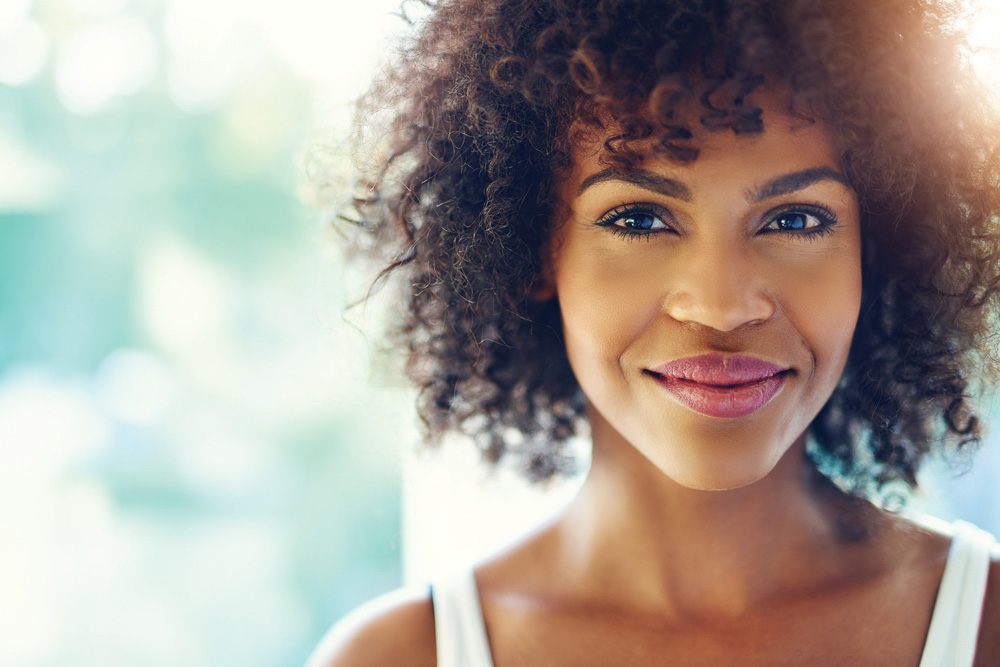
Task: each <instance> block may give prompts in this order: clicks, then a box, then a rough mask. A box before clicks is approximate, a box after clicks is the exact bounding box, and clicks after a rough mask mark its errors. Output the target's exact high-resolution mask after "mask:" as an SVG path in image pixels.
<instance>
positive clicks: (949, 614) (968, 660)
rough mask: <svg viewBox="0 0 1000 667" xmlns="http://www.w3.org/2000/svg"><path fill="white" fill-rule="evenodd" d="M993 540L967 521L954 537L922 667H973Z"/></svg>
mask: <svg viewBox="0 0 1000 667" xmlns="http://www.w3.org/2000/svg"><path fill="white" fill-rule="evenodd" d="M993 548H994V540H993V536H992V535H990V534H989V533H987V532H985V531H983V530H980V529H979V528H976V527H975V526H973V525H972V524H969V523H966V522H964V521H956V522H955V523H954V535H953V536H952V540H951V547H950V549H949V551H948V560H947V562H946V563H945V567H944V576H943V577H942V578H941V585H940V588H938V594H937V599H936V600H935V602H934V612H933V613H932V615H931V624H930V628H929V629H928V631H927V641H926V642H925V643H924V653H923V657H921V659H920V667H946V666H947V667H971V666H972V663H973V660H974V658H975V654H976V643H977V640H978V638H979V621H980V617H981V616H982V611H983V598H984V596H985V594H986V580H987V577H988V575H989V567H990V557H991V552H992V550H993Z"/></svg>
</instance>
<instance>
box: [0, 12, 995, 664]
mask: <svg viewBox="0 0 1000 667" xmlns="http://www.w3.org/2000/svg"><path fill="white" fill-rule="evenodd" d="M397 5H398V2H396V0H384V1H382V0H379V1H377V2H376V1H375V0H371V1H369V2H366V3H364V4H361V3H350V2H346V1H342V0H241V1H236V0H2V3H0V448H2V449H0V451H2V452H3V454H4V457H3V462H2V463H0V539H2V540H3V541H2V544H3V547H2V548H0V665H4V666H5V667H6V666H11V667H36V666H38V667H42V666H44V667H57V666H60V667H61V666H64V665H65V666H69V665H73V666H74V667H89V666H95V667H96V666H98V665H100V666H101V667H114V666H117V665H129V666H132V665H143V666H144V667H158V666H160V665H163V666H166V665H185V667H198V666H201V665H205V666H208V665H213V666H216V665H240V666H241V667H254V666H258V665H259V666H261V667H263V666H265V665H267V666H274V665H289V666H291V665H301V664H302V663H303V662H304V660H305V658H306V656H307V655H308V653H309V651H310V650H311V648H312V647H313V646H314V645H315V643H316V642H317V641H318V639H319V638H320V636H321V635H322V634H323V632H324V631H325V630H326V629H327V628H328V627H329V625H330V624H331V623H332V622H333V621H334V620H336V619H337V618H339V617H340V616H342V615H343V614H344V613H345V612H346V611H348V610H349V609H351V608H353V607H354V606H356V605H357V604H359V603H360V602H362V601H363V600H366V599H368V598H371V597H373V596H374V595H377V594H379V593H381V592H384V591H386V590H389V589H391V588H394V587H396V586H397V585H399V584H400V582H401V572H402V564H401V557H402V554H401V545H402V542H403V539H402V528H401V516H400V508H401V504H402V502H401V501H402V498H401V494H402V492H401V490H400V489H401V484H400V480H401V474H402V473H401V469H402V465H401V463H400V456H401V452H403V451H405V449H406V443H409V442H412V440H413V435H412V423H413V418H412V415H411V413H410V410H409V408H408V407H406V406H408V405H409V404H410V403H411V402H412V401H410V400H409V398H410V397H408V396H407V394H406V392H405V391H403V390H400V389H394V388H392V387H386V386H384V383H379V382H374V383H372V382H368V381H367V378H368V377H369V374H368V370H367V368H368V367H369V365H370V364H371V362H372V361H380V360H379V359H378V358H377V357H376V354H377V352H376V350H377V349H378V346H377V345H376V344H373V343H372V342H371V341H370V340H369V339H368V338H367V335H366V334H365V333H364V331H365V330H366V328H365V326H364V325H365V324H366V323H367V322H368V321H370V320H371V319H373V318H377V313H376V314H374V315H372V314H371V313H369V312H367V310H366V309H364V308H356V309H346V304H348V303H351V302H353V301H354V300H355V299H356V297H358V296H359V295H360V294H363V292H364V287H365V285H364V284H363V281H359V280H358V279H357V277H356V276H354V275H353V274H352V273H350V272H349V271H348V270H347V269H346V268H345V267H344V266H343V265H342V262H340V261H339V259H338V255H337V253H336V252H333V251H332V250H331V248H332V246H333V240H332V239H331V238H330V237H329V236H328V234H327V232H326V230H325V227H324V224H323V215H322V214H321V213H318V212H317V211H314V210H310V209H309V208H308V207H307V206H306V205H305V204H303V203H302V202H303V199H308V198H309V196H308V193H306V195H305V196H304V195H303V192H304V189H306V188H305V183H306V181H307V179H306V178H305V175H304V174H305V165H306V164H309V161H308V160H307V156H308V155H309V154H310V149H309V146H314V145H316V144H320V145H322V146H323V150H322V153H323V163H324V164H326V165H330V164H333V165H336V164H338V163H342V162H345V161H346V160H347V159H348V155H347V152H346V149H345V148H344V145H345V144H344V141H343V138H344V136H345V135H346V128H347V125H346V118H347V117H348V115H349V114H348V110H349V107H350V100H351V99H352V98H353V97H354V96H356V95H357V94H358V93H359V92H360V91H361V89H362V88H363V85H364V82H365V80H366V79H368V78H370V76H371V70H372V67H373V64H374V63H375V62H376V61H377V60H378V59H379V57H380V54H381V51H382V49H383V48H384V45H385V44H387V43H389V40H388V39H387V37H386V36H391V35H392V34H394V32H393V31H397V32H396V33H395V34H398V31H400V30H404V28H403V26H402V24H401V22H400V21H399V20H398V19H396V18H393V16H392V12H393V11H394V10H396V9H397ZM334 171H336V169H334ZM998 472H1000V455H998V452H997V448H996V447H993V446H992V444H989V443H988V446H987V447H986V449H985V450H984V451H983V452H982V453H981V455H980V457H979V460H978V463H977V465H976V468H975V471H974V472H973V474H971V475H969V476H966V477H964V478H962V480H961V481H960V482H959V483H957V484H956V483H952V482H950V481H949V471H948V470H947V469H945V468H939V469H938V470H937V472H936V473H934V474H932V475H930V476H928V478H927V486H928V488H929V489H931V490H932V493H930V494H929V495H928V497H927V498H926V499H924V503H925V505H926V506H927V507H930V508H931V509H933V510H934V511H935V512H937V513H938V514H940V515H942V516H944V517H945V518H953V517H963V518H966V519H969V520H972V521H974V522H976V523H978V524H979V525H981V526H983V527H984V528H987V529H989V530H992V531H993V532H995V533H996V532H1000V487H998V486H997V485H996V484H995V483H994V482H993V480H995V479H996V475H997V474H998ZM443 502H447V499H444V501H443ZM453 504H454V503H453ZM917 504H918V505H919V504H920V499H918V503H917ZM501 509H503V508H501ZM433 519H435V517H431V520H433ZM427 520H428V519H427V517H424V521H425V522H426V521H427ZM490 523H491V522H490V520H489V519H485V520H481V521H479V522H478V523H477V525H485V526H489V525H490Z"/></svg>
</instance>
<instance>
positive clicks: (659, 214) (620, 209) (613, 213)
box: [594, 202, 674, 233]
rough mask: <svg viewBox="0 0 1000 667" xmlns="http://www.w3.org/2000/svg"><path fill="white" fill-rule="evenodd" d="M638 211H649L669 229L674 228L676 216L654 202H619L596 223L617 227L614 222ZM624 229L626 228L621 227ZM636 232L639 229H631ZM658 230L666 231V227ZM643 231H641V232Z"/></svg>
mask: <svg viewBox="0 0 1000 667" xmlns="http://www.w3.org/2000/svg"><path fill="white" fill-rule="evenodd" d="M636 213H647V214H649V215H652V216H653V217H655V218H658V219H659V220H660V221H661V222H662V223H663V224H664V225H665V226H666V227H667V229H673V226H672V225H673V222H674V216H673V215H672V214H671V213H670V211H669V210H667V209H666V208H664V207H663V205H661V204H654V203H653V202H627V203H624V204H619V205H618V206H615V207H614V208H613V209H611V210H610V211H608V212H607V213H605V214H603V215H602V216H601V217H600V218H598V219H597V220H596V221H595V222H594V224H595V225H597V226H599V227H617V225H615V224H614V223H615V222H616V221H618V220H620V219H622V218H624V217H626V216H628V215H634V214H636ZM621 229H624V228H621ZM631 231H634V232H639V230H631ZM656 231H666V230H664V229H660V230H656ZM640 233H641V232H640Z"/></svg>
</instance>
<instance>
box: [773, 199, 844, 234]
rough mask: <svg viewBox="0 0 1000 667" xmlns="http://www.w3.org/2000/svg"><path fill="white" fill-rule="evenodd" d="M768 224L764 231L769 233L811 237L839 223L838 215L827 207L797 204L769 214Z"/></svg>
mask: <svg viewBox="0 0 1000 667" xmlns="http://www.w3.org/2000/svg"><path fill="white" fill-rule="evenodd" d="M767 220H768V222H767V224H766V225H765V226H764V228H763V230H762V231H765V232H768V233H776V232H778V233H780V232H786V233H789V234H790V235H792V236H804V237H811V236H814V235H821V234H827V233H829V232H831V231H833V230H832V229H831V228H832V227H833V226H834V225H836V224H837V216H836V215H834V213H833V212H832V211H830V210H828V209H827V208H826V207H823V206H816V205H811V204H810V205H801V204H799V205H795V206H789V207H787V208H782V209H778V210H777V211H772V212H771V213H770V214H768V217H767Z"/></svg>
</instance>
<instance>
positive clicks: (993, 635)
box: [976, 546, 1000, 667]
mask: <svg viewBox="0 0 1000 667" xmlns="http://www.w3.org/2000/svg"><path fill="white" fill-rule="evenodd" d="M998 664H1000V546H995V547H994V549H993V559H992V560H991V561H990V574H989V579H988V581H987V583H986V599H985V600H984V601H983V617H982V622H981V624H980V626H979V643H978V646H977V648H976V665H983V666H984V667H985V666H986V665H998Z"/></svg>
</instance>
